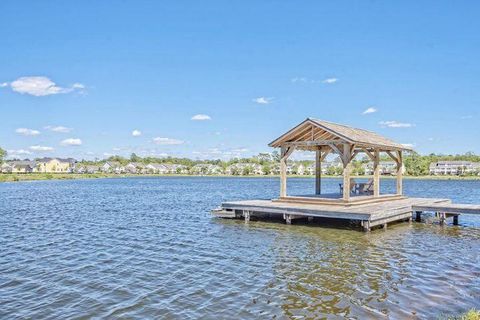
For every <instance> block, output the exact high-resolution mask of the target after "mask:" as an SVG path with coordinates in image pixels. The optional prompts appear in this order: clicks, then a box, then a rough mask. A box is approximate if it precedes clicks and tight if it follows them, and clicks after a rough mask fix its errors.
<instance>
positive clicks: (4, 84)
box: [0, 82, 8, 88]
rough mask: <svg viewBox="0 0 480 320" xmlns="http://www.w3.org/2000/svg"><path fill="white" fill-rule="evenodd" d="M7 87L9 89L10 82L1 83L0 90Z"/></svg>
mask: <svg viewBox="0 0 480 320" xmlns="http://www.w3.org/2000/svg"><path fill="white" fill-rule="evenodd" d="M5 87H8V82H1V83H0V88H5Z"/></svg>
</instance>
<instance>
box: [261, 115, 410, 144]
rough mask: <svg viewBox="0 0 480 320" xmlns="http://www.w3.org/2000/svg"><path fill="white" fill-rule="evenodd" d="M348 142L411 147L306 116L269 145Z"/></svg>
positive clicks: (362, 130)
mask: <svg viewBox="0 0 480 320" xmlns="http://www.w3.org/2000/svg"><path fill="white" fill-rule="evenodd" d="M337 143H339V144H341V143H349V144H353V145H356V146H359V147H364V148H379V149H381V150H386V151H387V150H408V151H411V150H412V148H411V147H409V146H406V145H403V144H400V143H397V142H394V141H392V140H390V139H388V138H385V137H383V136H381V135H379V134H376V133H374V132H371V131H367V130H364V129H358V128H353V127H349V126H346V125H343V124H338V123H333V122H328V121H324V120H318V119H313V118H307V119H306V120H305V121H303V122H302V123H300V124H299V125H297V126H296V127H294V128H293V129H291V130H289V131H288V132H286V133H285V134H283V135H282V136H280V137H279V138H277V139H275V140H274V141H272V142H271V143H270V144H269V146H270V147H274V148H278V147H281V146H283V145H288V144H297V148H299V149H304V150H310V149H311V150H313V149H315V148H318V146H322V145H329V144H337Z"/></svg>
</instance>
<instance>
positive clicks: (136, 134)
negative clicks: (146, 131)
mask: <svg viewBox="0 0 480 320" xmlns="http://www.w3.org/2000/svg"><path fill="white" fill-rule="evenodd" d="M141 135H142V132H141V131H140V130H137V129H135V130H133V131H132V136H134V137H140V136H141Z"/></svg>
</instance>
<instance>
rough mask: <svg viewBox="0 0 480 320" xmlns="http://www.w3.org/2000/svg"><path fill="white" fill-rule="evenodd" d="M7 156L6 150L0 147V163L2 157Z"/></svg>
mask: <svg viewBox="0 0 480 320" xmlns="http://www.w3.org/2000/svg"><path fill="white" fill-rule="evenodd" d="M6 156H7V151H5V150H3V149H2V148H0V163H2V161H3V159H4V158H5V157H6Z"/></svg>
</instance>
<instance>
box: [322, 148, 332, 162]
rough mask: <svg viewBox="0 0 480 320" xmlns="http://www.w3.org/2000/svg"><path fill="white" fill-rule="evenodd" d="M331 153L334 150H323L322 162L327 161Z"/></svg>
mask: <svg viewBox="0 0 480 320" xmlns="http://www.w3.org/2000/svg"><path fill="white" fill-rule="evenodd" d="M331 151H332V149H325V150H323V153H322V157H321V158H320V162H323V160H325V158H326V157H327V156H328V155H329V154H330V152H331Z"/></svg>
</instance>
